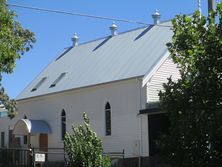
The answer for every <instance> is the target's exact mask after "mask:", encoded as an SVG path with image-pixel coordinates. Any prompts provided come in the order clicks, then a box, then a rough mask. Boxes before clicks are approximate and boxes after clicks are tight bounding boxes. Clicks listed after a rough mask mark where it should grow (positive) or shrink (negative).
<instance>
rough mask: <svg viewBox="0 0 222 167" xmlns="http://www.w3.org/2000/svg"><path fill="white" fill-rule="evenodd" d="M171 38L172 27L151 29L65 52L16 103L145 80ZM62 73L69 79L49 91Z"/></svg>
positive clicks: (136, 31) (110, 38)
mask: <svg viewBox="0 0 222 167" xmlns="http://www.w3.org/2000/svg"><path fill="white" fill-rule="evenodd" d="M162 25H170V23H169V22H166V23H163V24H162ZM171 36H172V31H171V30H170V27H169V26H149V27H143V28H139V29H135V30H132V31H128V32H125V33H121V34H119V35H117V36H113V37H111V36H109V37H106V38H103V39H99V40H95V41H91V42H88V43H84V44H81V45H79V46H77V47H73V48H71V49H70V48H69V50H68V52H64V53H65V54H63V56H60V57H59V58H57V59H55V61H53V62H52V63H51V64H50V65H49V66H48V67H47V68H45V69H44V70H43V71H42V73H40V75H39V76H37V77H36V78H35V79H34V80H33V81H32V82H31V84H29V85H28V86H27V87H26V88H25V89H24V91H23V92H21V94H20V95H19V96H18V97H17V100H21V99H26V98H30V97H35V96H41V95H45V94H50V93H56V92H61V91H65V90H69V89H76V88H82V87H86V86H92V85H97V84H102V83H108V82H113V81H118V80H123V79H128V78H133V77H142V76H144V75H145V74H147V73H148V72H149V71H151V70H152V68H153V67H154V66H155V65H156V63H158V61H159V60H160V59H161V58H162V57H163V56H164V54H165V53H166V52H167V48H166V43H167V42H169V41H170V40H171ZM62 73H66V75H65V76H64V77H63V78H62V80H61V81H59V83H58V84H57V85H56V86H55V87H51V88H50V85H51V84H52V83H53V82H54V81H55V80H56V78H58V76H60V75H61V74H62ZM44 77H47V79H46V80H45V81H44V83H43V84H42V85H41V86H40V87H39V88H38V89H37V90H35V91H31V90H32V89H33V88H34V87H35V86H36V84H37V83H38V82H39V81H40V80H41V79H42V78H44Z"/></svg>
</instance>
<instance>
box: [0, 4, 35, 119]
mask: <svg viewBox="0 0 222 167" xmlns="http://www.w3.org/2000/svg"><path fill="white" fill-rule="evenodd" d="M34 42H35V36H34V34H33V33H32V32H31V31H29V30H27V29H24V28H22V26H21V24H20V23H19V22H18V21H17V16H16V14H15V13H14V12H13V11H10V10H9V8H8V6H7V5H6V0H0V103H2V104H3V105H4V106H5V108H6V109H7V110H8V111H9V117H10V118H12V117H14V115H15V110H16V103H15V101H14V100H10V98H9V97H8V95H7V94H6V92H5V91H4V88H3V87H2V85H1V79H2V74H3V73H12V72H13V69H14V67H15V65H16V60H18V59H20V58H21V55H23V54H24V53H25V52H27V51H29V50H30V48H32V45H33V43H34Z"/></svg>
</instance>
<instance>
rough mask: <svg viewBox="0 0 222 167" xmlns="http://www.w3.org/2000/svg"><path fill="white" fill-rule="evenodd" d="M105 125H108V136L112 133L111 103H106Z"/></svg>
mask: <svg viewBox="0 0 222 167" xmlns="http://www.w3.org/2000/svg"><path fill="white" fill-rule="evenodd" d="M105 122H106V124H105V126H106V136H110V135H111V106H110V104H109V103H106V106H105Z"/></svg>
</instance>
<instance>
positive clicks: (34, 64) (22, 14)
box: [3, 0, 207, 98]
mask: <svg viewBox="0 0 222 167" xmlns="http://www.w3.org/2000/svg"><path fill="white" fill-rule="evenodd" d="M8 3H10V4H19V5H26V6H32V7H39V8H47V9H53V10H62V11H68V12H75V13H76V12H78V13H86V14H90V15H99V16H106V17H114V18H120V19H128V20H135V21H141V22H145V23H148V24H152V23H153V21H152V18H151V15H152V13H154V11H155V9H158V10H159V12H160V14H161V21H164V20H170V19H172V18H173V17H174V16H175V15H177V14H191V13H193V11H194V10H197V0H19V1H18V0H8ZM10 9H12V10H14V11H15V12H16V13H17V15H18V20H19V21H20V22H21V24H22V25H23V27H25V28H28V29H30V30H31V31H33V32H34V33H35V35H36V39H37V42H36V43H35V45H34V48H33V49H32V50H31V51H30V52H28V53H26V54H25V55H24V56H23V57H22V58H21V60H19V61H17V65H16V68H15V70H14V73H13V74H10V75H4V76H3V86H4V87H5V89H6V91H7V92H8V94H9V96H10V97H11V98H16V96H17V95H18V94H19V93H20V92H21V91H22V90H23V89H24V88H25V87H26V86H27V85H28V84H29V83H30V82H31V81H32V80H33V79H34V78H35V77H36V76H37V75H38V74H39V73H40V72H41V71H42V70H43V69H44V68H45V67H46V66H47V65H48V64H49V63H50V62H51V61H52V60H54V59H55V57H57V56H58V55H59V53H60V52H61V51H62V50H63V49H64V48H66V47H69V46H71V45H72V42H71V37H72V36H73V34H74V33H75V32H76V33H77V34H78V36H79V38H80V41H79V43H83V42H87V41H90V40H94V39H98V38H101V37H104V36H108V35H110V31H109V26H110V25H111V24H112V21H110V20H98V19H92V18H84V17H77V16H70V15H63V14H55V13H47V12H40V11H34V10H29V9H22V8H16V7H10ZM202 11H203V13H205V14H206V13H207V0H202ZM116 24H117V25H118V31H119V32H124V31H127V30H130V29H133V28H136V27H141V26H142V25H139V24H132V23H123V22H116Z"/></svg>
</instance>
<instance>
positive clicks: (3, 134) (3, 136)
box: [1, 132, 5, 148]
mask: <svg viewBox="0 0 222 167" xmlns="http://www.w3.org/2000/svg"><path fill="white" fill-rule="evenodd" d="M3 147H5V132H1V148H3Z"/></svg>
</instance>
